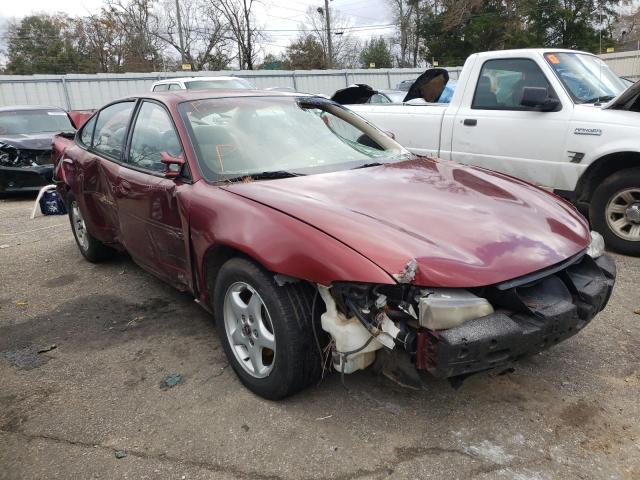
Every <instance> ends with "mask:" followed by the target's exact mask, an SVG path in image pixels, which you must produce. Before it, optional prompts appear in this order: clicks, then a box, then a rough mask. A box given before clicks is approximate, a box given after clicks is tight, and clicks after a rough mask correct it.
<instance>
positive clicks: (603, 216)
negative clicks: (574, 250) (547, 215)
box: [589, 168, 640, 255]
mask: <svg viewBox="0 0 640 480" xmlns="http://www.w3.org/2000/svg"><path fill="white" fill-rule="evenodd" d="M589 218H590V219H591V224H592V225H593V228H594V230H596V231H597V232H599V233H600V234H602V236H603V237H604V240H605V243H606V244H607V246H609V247H611V248H612V249H614V250H617V251H618V252H620V253H624V254H627V255H640V169H639V168H630V169H627V170H622V171H620V172H617V173H614V174H613V175H611V176H609V177H607V178H606V179H605V180H604V181H603V182H602V183H601V184H600V185H599V186H598V188H596V190H595V192H594V193H593V197H592V198H591V205H590V207H589Z"/></svg>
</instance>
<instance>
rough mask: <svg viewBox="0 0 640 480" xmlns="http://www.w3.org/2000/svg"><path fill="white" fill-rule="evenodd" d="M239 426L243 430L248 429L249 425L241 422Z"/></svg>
mask: <svg viewBox="0 0 640 480" xmlns="http://www.w3.org/2000/svg"><path fill="white" fill-rule="evenodd" d="M240 428H242V430H244V431H245V432H248V431H249V425H247V424H246V423H243V424H242V426H241V427H240Z"/></svg>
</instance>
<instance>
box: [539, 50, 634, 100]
mask: <svg viewBox="0 0 640 480" xmlns="http://www.w3.org/2000/svg"><path fill="white" fill-rule="evenodd" d="M545 58H546V60H547V62H548V63H549V65H551V68H553V70H554V71H555V73H556V75H557V76H558V78H559V79H560V81H561V82H562V83H563V84H564V86H565V88H566V89H567V90H568V91H569V93H570V94H571V96H572V97H573V100H574V101H575V102H576V103H596V102H608V101H609V100H611V99H613V98H615V97H617V96H618V95H619V94H620V93H622V92H623V91H624V90H625V89H626V85H625V84H624V82H623V81H622V80H621V79H620V78H619V77H618V76H617V75H616V74H615V73H613V72H612V71H611V69H610V68H609V67H608V66H607V64H606V63H604V62H603V61H602V60H601V59H599V58H598V57H596V56H594V55H585V54H583V53H567V52H558V53H547V54H546V55H545Z"/></svg>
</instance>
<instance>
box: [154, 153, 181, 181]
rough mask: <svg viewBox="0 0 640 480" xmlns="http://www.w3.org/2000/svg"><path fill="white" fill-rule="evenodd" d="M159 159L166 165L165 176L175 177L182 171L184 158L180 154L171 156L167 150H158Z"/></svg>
mask: <svg viewBox="0 0 640 480" xmlns="http://www.w3.org/2000/svg"><path fill="white" fill-rule="evenodd" d="M160 161H161V162H162V163H164V164H165V166H166V168H165V170H164V176H165V178H176V177H177V176H179V175H180V172H181V171H182V166H183V165H184V163H185V162H184V158H182V157H181V156H180V157H172V156H171V155H169V154H168V153H167V152H160Z"/></svg>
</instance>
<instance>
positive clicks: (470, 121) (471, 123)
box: [462, 118, 478, 127]
mask: <svg viewBox="0 0 640 480" xmlns="http://www.w3.org/2000/svg"><path fill="white" fill-rule="evenodd" d="M462 123H463V124H464V125H465V126H467V127H475V126H476V125H477V124H478V120H476V119H475V118H465V119H464V122H462Z"/></svg>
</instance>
